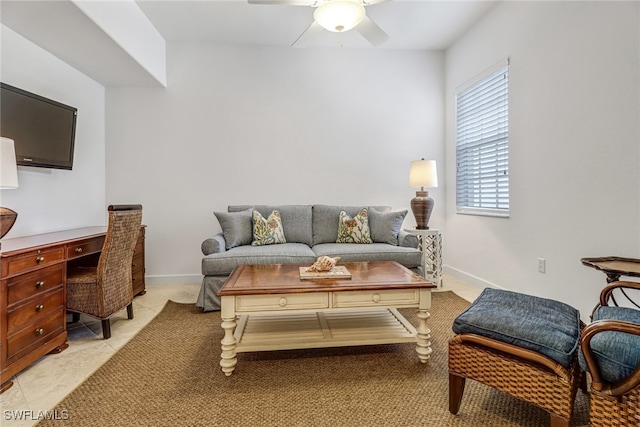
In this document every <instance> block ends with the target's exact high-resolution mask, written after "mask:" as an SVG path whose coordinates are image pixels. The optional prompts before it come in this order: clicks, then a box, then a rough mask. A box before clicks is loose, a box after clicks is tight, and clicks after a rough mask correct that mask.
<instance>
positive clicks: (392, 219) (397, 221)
mask: <svg viewBox="0 0 640 427" xmlns="http://www.w3.org/2000/svg"><path fill="white" fill-rule="evenodd" d="M406 215H407V211H406V210H404V211H398V212H380V211H378V210H377V209H375V208H371V209H369V228H370V229H371V239H372V240H373V241H374V242H377V243H388V244H390V245H395V246H398V235H399V234H400V230H401V229H402V223H403V222H404V217H405V216H406Z"/></svg>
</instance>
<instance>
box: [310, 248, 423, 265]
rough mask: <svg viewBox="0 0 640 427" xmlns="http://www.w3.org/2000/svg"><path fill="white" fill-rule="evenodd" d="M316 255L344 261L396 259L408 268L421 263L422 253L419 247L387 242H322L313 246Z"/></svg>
mask: <svg viewBox="0 0 640 427" xmlns="http://www.w3.org/2000/svg"><path fill="white" fill-rule="evenodd" d="M312 249H313V252H314V253H315V255H316V257H320V256H323V255H326V256H330V257H336V256H339V257H340V263H343V262H364V261H396V262H398V263H400V264H402V265H404V266H405V267H407V268H416V267H419V266H420V265H421V260H422V254H421V252H420V251H419V250H418V249H415V248H406V247H402V246H392V245H387V244H386V243H371V244H368V245H361V244H353V243H320V244H318V245H314V246H313V248H312Z"/></svg>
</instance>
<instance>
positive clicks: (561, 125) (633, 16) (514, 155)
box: [444, 2, 640, 316]
mask: <svg viewBox="0 0 640 427" xmlns="http://www.w3.org/2000/svg"><path fill="white" fill-rule="evenodd" d="M639 8H640V4H639V3H637V2H504V3H502V4H501V5H499V6H498V7H497V8H495V9H494V10H492V11H491V12H490V13H489V14H488V15H487V16H486V17H485V18H484V19H483V20H482V21H481V22H480V23H478V25H476V26H475V27H474V28H473V29H471V30H470V31H469V32H468V33H467V34H465V36H464V37H463V38H462V39H460V40H459V41H458V42H457V43H455V45H454V46H452V47H451V48H450V49H449V50H448V51H447V52H446V158H447V161H446V166H447V171H446V177H445V179H444V182H446V183H447V189H446V198H447V209H446V236H445V247H444V253H445V264H446V266H447V268H446V270H447V271H448V272H449V273H452V274H455V275H457V276H459V277H461V278H463V279H465V280H467V281H469V282H472V283H475V284H476V285H478V286H498V287H503V288H507V289H512V290H516V291H521V292H527V293H531V294H536V295H541V296H544V297H549V298H554V299H559V300H562V301H565V302H568V303H570V304H572V305H574V306H575V307H577V308H579V309H580V310H581V312H582V314H583V316H586V315H588V314H589V312H590V310H591V309H592V308H593V305H594V304H595V302H596V299H597V295H598V293H599V290H600V289H601V288H602V286H603V285H604V283H605V277H604V275H603V274H602V273H600V272H596V271H595V270H592V269H589V268H587V267H584V266H582V265H581V263H580V258H582V257H598V256H608V255H618V256H628V257H640V239H639V236H640V192H639V191H638V190H639V187H640V172H639V171H640V169H639V168H638V164H639V160H640V120H639V117H640V80H639V79H640V77H639V76H640V24H639V22H640V13H639ZM505 57H510V58H511V67H510V77H509V79H510V91H509V133H510V141H509V144H510V152H509V162H510V199H511V200H510V203H511V216H510V218H508V219H501V218H489V217H478V216H468V215H458V214H456V210H455V209H456V208H455V184H454V183H455V117H454V114H455V109H454V107H455V106H454V99H455V98H454V96H455V92H456V88H457V87H458V86H459V85H461V84H463V83H464V82H466V81H468V80H469V79H472V78H473V77H474V76H475V75H477V74H479V73H481V72H482V71H483V70H485V69H486V68H488V67H490V66H492V65H493V64H494V63H496V62H498V61H500V60H501V59H503V58H505ZM538 258H544V259H546V270H547V271H546V273H545V274H542V273H538V271H537V259H538Z"/></svg>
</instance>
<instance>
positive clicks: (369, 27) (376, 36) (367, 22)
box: [356, 16, 389, 46]
mask: <svg viewBox="0 0 640 427" xmlns="http://www.w3.org/2000/svg"><path fill="white" fill-rule="evenodd" d="M356 30H357V31H358V32H359V33H360V34H362V36H363V37H364V38H365V39H367V40H369V43H371V44H372V45H374V46H379V45H381V44H382V43H384V42H385V41H387V39H388V38H389V36H388V35H387V33H385V32H384V31H383V30H382V28H380V27H378V25H377V24H376V23H375V22H373V21H372V20H371V19H370V18H369V17H368V16H365V17H364V19H363V20H362V22H361V23H360V24H358V26H357V27H356Z"/></svg>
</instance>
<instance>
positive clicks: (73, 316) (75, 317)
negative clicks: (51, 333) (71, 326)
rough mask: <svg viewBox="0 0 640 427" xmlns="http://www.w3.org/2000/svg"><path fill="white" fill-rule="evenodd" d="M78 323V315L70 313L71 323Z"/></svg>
mask: <svg viewBox="0 0 640 427" xmlns="http://www.w3.org/2000/svg"><path fill="white" fill-rule="evenodd" d="M79 321H80V313H71V323H78V322H79Z"/></svg>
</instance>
